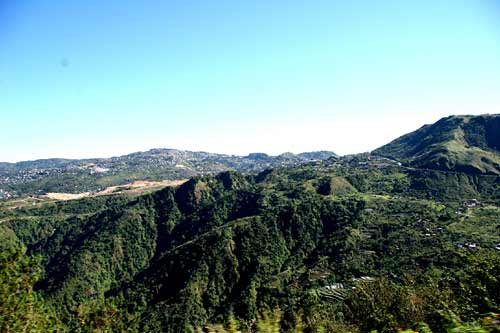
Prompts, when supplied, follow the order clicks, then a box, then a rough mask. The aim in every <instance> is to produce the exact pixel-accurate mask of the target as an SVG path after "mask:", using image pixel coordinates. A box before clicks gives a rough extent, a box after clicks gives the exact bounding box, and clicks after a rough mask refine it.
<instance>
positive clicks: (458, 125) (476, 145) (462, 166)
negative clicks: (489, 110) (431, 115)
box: [374, 115, 500, 175]
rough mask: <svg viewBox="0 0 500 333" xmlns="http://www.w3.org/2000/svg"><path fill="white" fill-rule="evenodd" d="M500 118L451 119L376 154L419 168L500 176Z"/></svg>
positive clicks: (387, 146)
mask: <svg viewBox="0 0 500 333" xmlns="http://www.w3.org/2000/svg"><path fill="white" fill-rule="evenodd" d="M498 133H500V116H499V115H483V116H451V117H448V118H444V119H441V120H440V121H438V122H437V123H435V124H433V125H426V126H424V127H422V128H420V129H419V130H417V131H415V132H412V133H410V134H406V135H404V136H402V137H400V138H398V139H396V140H394V141H393V142H391V143H389V144H387V145H385V146H383V147H381V148H379V149H377V150H375V151H374V153H375V154H377V155H381V156H387V157H391V158H395V159H399V160H402V161H405V162H406V163H408V164H409V165H411V166H413V167H416V168H427V169H437V170H448V171H460V172H465V173H471V174H493V175H498V174H500V156H499V154H498V152H499V151H500V135H499V134H498Z"/></svg>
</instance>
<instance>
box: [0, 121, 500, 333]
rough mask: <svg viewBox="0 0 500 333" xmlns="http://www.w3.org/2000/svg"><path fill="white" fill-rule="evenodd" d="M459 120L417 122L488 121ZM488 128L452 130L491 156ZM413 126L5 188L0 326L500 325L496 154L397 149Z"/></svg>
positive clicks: (282, 328)
mask: <svg viewBox="0 0 500 333" xmlns="http://www.w3.org/2000/svg"><path fill="white" fill-rule="evenodd" d="M457 119H458V118H453V117H452V118H447V119H445V120H444V121H442V122H441V125H443V124H445V125H446V126H448V125H449V126H448V127H449V128H452V132H453V135H451V136H450V135H449V133H448V134H447V133H445V132H446V131H444V130H442V131H444V132H442V133H441V132H439V131H441V129H442V128H443V127H442V126H441V125H440V123H438V125H439V126H438V128H440V130H439V131H437V130H436V131H437V132H438V134H439V133H441V134H439V135H438V134H436V133H431V132H429V130H428V127H424V128H423V129H421V130H419V131H417V132H420V134H418V133H417V134H418V135H420V136H421V139H422V140H424V141H425V140H428V141H429V140H430V141H429V145H430V146H433V145H434V146H433V147H434V148H435V147H437V146H439V145H443V144H445V145H446V144H447V143H448V142H449V140H450V138H452V139H451V140H452V141H453V140H455V139H457V137H456V136H455V135H457V133H458V132H460V133H467V132H466V131H462V130H463V127H467V126H477V123H478V121H475V120H473V119H472V118H471V119H469V118H467V119H465V118H463V117H462V118H459V119H458V120H457ZM460 119H461V120H460ZM464 119H465V120H464ZM488 119H490V118H488ZM479 123H480V121H479ZM457 124H458V125H457ZM495 124H496V123H495ZM433 126H437V125H433ZM443 126H444V125H443ZM446 126H445V128H448V127H446ZM450 126H451V127H450ZM456 126H459V129H458V130H457V127H456ZM421 131H424V132H421ZM457 131H458V132H457ZM476 132H478V133H479V132H480V131H476ZM422 133H423V134H422ZM481 133H483V136H482V137H481V136H476V137H475V139H474V140H473V139H471V138H470V135H469V134H466V135H465V134H464V136H462V137H461V138H462V139H463V140H462V139H460V138H459V139H460V140H462V141H460V140H458V139H457V140H458V141H457V140H455V141H453V142H454V144H458V143H460V144H461V145H462V146H463V147H464V148H463V149H464V150H467V149H468V150H467V154H469V153H471V152H472V153H473V151H474V150H476V149H479V148H478V147H479V146H481V148H480V149H481V151H480V152H479V154H480V155H481V156H483V155H484V154H485V153H484V152H486V153H487V154H497V152H496V151H495V149H497V148H498V145H496V144H497V141H498V136H495V135H494V133H493V134H491V133H492V132H488V131H483V132H481ZM488 133H489V134H488ZM417 134H415V133H413V134H412V135H413V136H412V135H409V136H405V137H403V138H401V139H398V140H396V141H395V142H393V143H391V144H389V145H388V146H385V147H382V148H381V150H380V152H381V153H380V155H376V154H358V155H352V156H344V157H335V156H332V157H330V158H328V159H326V160H323V161H314V162H310V163H306V164H300V165H292V166H283V167H276V168H273V169H267V170H264V171H262V172H260V173H254V174H242V173H239V172H235V171H226V172H222V173H219V174H217V175H208V176H198V177H193V178H191V179H190V180H189V181H187V182H185V183H183V184H182V185H180V186H177V187H166V188H164V189H162V190H159V191H154V192H151V193H141V194H136V195H127V194H123V193H118V194H111V195H107V196H98V197H87V198H84V199H80V200H69V201H54V200H31V199H29V198H28V199H26V200H24V201H23V200H16V201H4V202H2V203H0V286H1V287H0V303H1V305H0V331H1V332H167V333H174V332H175V333H176V332H221V333H222V332H232V333H234V332H260V333H266V332H283V333H285V332H290V333H291V332H296V333H298V332H305V333H312V332H352V333H355V332H400V331H404V332H422V333H428V332H500V314H499V313H500V293H499V290H500V280H499V279H500V219H499V217H500V177H499V176H498V175H497V174H494V172H492V170H493V169H491V168H493V167H495V165H494V164H491V163H490V164H488V165H489V167H488V168H489V169H487V170H485V171H484V172H480V171H481V169H479V168H469V169H467V168H465V169H464V168H463V166H465V165H467V163H469V164H468V165H472V164H470V163H473V162H475V161H477V159H463V160H461V161H460V163H454V164H453V163H451V164H450V163H449V164H447V167H446V168H443V167H442V165H438V166H436V165H433V164H432V163H430V164H426V165H425V167H424V166H421V165H419V163H418V162H416V161H419V159H420V158H421V156H423V155H425V154H426V153H420V151H427V152H428V151H430V153H428V155H429V156H430V157H429V158H431V159H434V157H435V156H434V155H433V154H434V153H433V152H435V151H434V150H433V149H434V148H432V147H431V148H429V147H420V148H419V149H418V151H419V152H418V153H417V152H415V154H417V155H418V156H420V157H418V158H417V157H415V156H416V155H415V154H414V155H398V154H400V153H399V152H400V150H398V149H403V148H404V147H405V145H408V144H410V143H411V142H413V141H415V140H409V141H408V140H407V139H408V138H412V137H414V136H415V135H417ZM425 138H427V139H425ZM431 138H432V140H431ZM453 138H455V139H453ZM464 138H465V139H464ZM485 138H487V140H486V139H485ZM464 140H465V141H464ZM485 140H486V141H485ZM410 141H411V142H410ZM457 142H458V143H457ZM483 143H488V145H486V144H484V145H483ZM402 147H403V148H402ZM404 149H410V148H408V147H406V148H404ZM382 153H383V154H382ZM382 155H384V156H386V157H382ZM396 155H397V156H396ZM497 155H498V154H497ZM497 155H496V156H497ZM450 156H453V158H456V157H457V156H458V155H450ZM395 158H403V159H402V162H400V161H398V160H395ZM479 160H481V158H480V157H479ZM448 161H451V159H449V160H448ZM481 161H482V162H484V163H486V162H488V161H486V160H484V159H483V160H481ZM488 163H489V162H488ZM453 166H457V167H456V168H453ZM479 167H481V168H482V167H484V165H482V166H479ZM490 167H491V168H490ZM468 171H470V172H468ZM32 199H33V198H32Z"/></svg>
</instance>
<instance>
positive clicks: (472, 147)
mask: <svg viewBox="0 0 500 333" xmlns="http://www.w3.org/2000/svg"><path fill="white" fill-rule="evenodd" d="M360 135H362V133H360ZM367 139H369V138H367ZM372 154H373V155H374V156H385V157H389V158H391V159H394V160H397V161H400V162H402V163H403V164H404V165H405V166H409V167H413V168H418V169H434V170H442V171H460V172H465V173H470V174H490V175H499V174H500V115H481V116H450V117H447V118H443V119H441V120H439V121H438V122H436V123H435V124H432V125H425V126H423V127H421V128H420V129H418V130H416V131H414V132H412V133H409V134H406V135H404V136H402V137H400V138H397V139H396V140H394V141H392V142H391V143H389V144H387V145H384V146H382V147H380V148H378V149H376V150H374V151H373V152H372ZM332 157H337V155H336V154H335V153H333V152H331V151H316V152H306V153H301V154H292V153H284V154H281V155H277V156H269V155H267V154H264V153H252V154H249V155H247V156H235V155H224V154H213V153H206V152H192V151H182V150H176V149H151V150H149V151H146V152H137V153H133V154H129V155H124V156H119V157H112V158H96V159H82V160H70V159H45V160H36V161H25V162H18V163H0V199H2V198H12V197H18V196H22V195H26V194H31V195H33V194H43V193H47V192H65V193H81V192H94V191H101V190H103V189H104V188H107V187H110V186H117V185H123V184H128V183H131V182H133V181H136V180H146V181H163V180H180V179H187V178H190V177H194V176H199V175H209V174H216V173H219V172H222V171H228V170H233V171H238V172H243V173H255V172H259V171H262V170H264V169H266V168H275V167H281V166H296V165H300V164H303V163H308V162H312V161H320V160H325V159H328V158H332Z"/></svg>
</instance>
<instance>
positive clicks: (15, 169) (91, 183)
mask: <svg viewBox="0 0 500 333" xmlns="http://www.w3.org/2000/svg"><path fill="white" fill-rule="evenodd" d="M331 156H336V154H335V153H333V152H329V151H319V152H307V153H301V154H297V155H296V154H292V153H285V154H281V155H277V156H269V155H267V154H264V153H253V154H249V155H248V156H236V155H224V154H213V153H207V152H193V151H185V150H176V149H151V150H149V151H146V152H137V153H132V154H128V155H124V156H118V157H111V158H94V159H79V160H71V159H43V160H36V161H24V162H18V163H0V199H2V198H12V197H18V196H23V195H39V194H45V193H48V192H65V193H70V194H77V193H83V192H99V191H102V190H104V189H105V188H108V187H111V186H118V185H124V184H128V183H132V182H134V181H136V180H141V181H164V180H180V179H187V178H190V177H194V176H201V175H210V174H217V173H219V172H222V171H228V170H233V171H239V172H243V173H252V172H259V171H262V170H264V169H266V168H274V167H279V166H293V165H300V164H303V163H307V162H311V161H314V160H322V159H326V158H329V157H331Z"/></svg>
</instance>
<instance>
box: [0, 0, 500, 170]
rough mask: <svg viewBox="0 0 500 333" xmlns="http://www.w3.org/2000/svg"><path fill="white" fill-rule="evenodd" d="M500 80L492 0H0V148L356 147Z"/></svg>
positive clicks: (55, 153)
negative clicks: (0, 120)
mask: <svg viewBox="0 0 500 333" xmlns="http://www.w3.org/2000/svg"><path fill="white" fill-rule="evenodd" d="M499 92H500V4H499V3H498V1H492V0H491V1H487V0H485V1H481V0H477V1H472V0H468V1H461V0H442V1H439V0H432V1H430V0H429V1H428V0H420V1H368V0H367V1H356V0H353V1H347V0H346V1H333V0H308V1H294V0H287V1H285V0H273V1H269V0H254V1H239V0H225V1H216V0H214V1H192V0H183V1H173V0H170V1H147V0H146V1H123V0H122V1H117V0H108V1H97V0H87V1H71V0H65V1H62V0H61V1H55V0H52V1H51V0H46V1H41V0H39V1H37V0H33V1H1V2H0V115H1V119H2V122H1V130H0V161H18V160H26V159H36V158H47V157H72V158H78V157H98V156H113V155H120V154H125V153H129V152H133V151H137V150H147V149H149V148H154V147H170V148H179V149H190V150H205V151H211V152H221V153H233V154H247V153H249V152H253V151H263V152H267V153H270V154H277V153H281V152H285V151H292V152H300V151H309V150H319V149H329V150H334V151H336V152H338V153H341V154H346V153H356V152H362V151H368V150H371V149H374V148H376V147H377V146H379V145H382V144H384V143H386V142H388V141H390V140H391V139H394V138H395V137H397V136H399V135H401V134H404V133H406V132H408V131H411V130H414V129H416V128H418V127H420V126H421V125H423V124H424V123H429V122H434V121H436V120H437V119H439V118H440V117H442V116H446V115H450V114H480V113H498V112H499V111H498V110H499V106H500V93H499Z"/></svg>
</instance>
